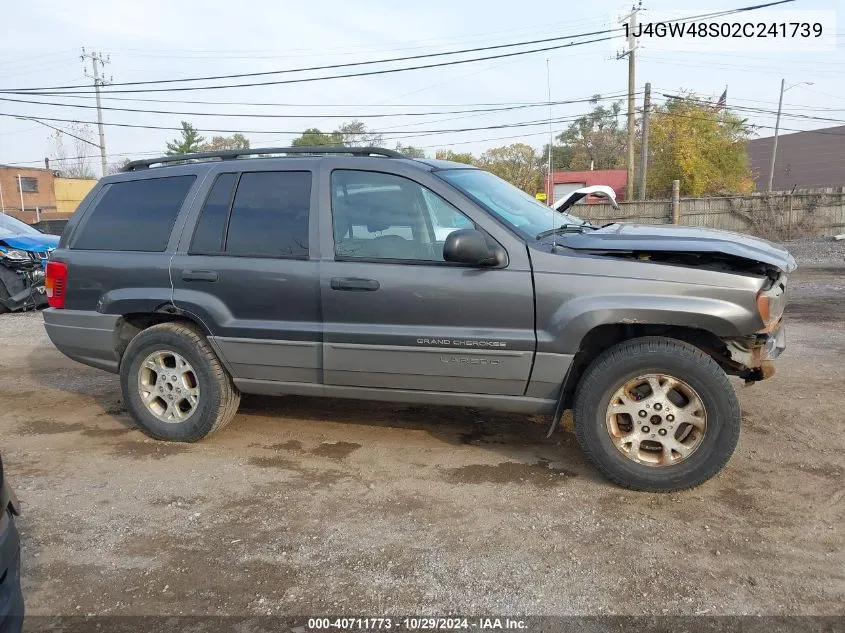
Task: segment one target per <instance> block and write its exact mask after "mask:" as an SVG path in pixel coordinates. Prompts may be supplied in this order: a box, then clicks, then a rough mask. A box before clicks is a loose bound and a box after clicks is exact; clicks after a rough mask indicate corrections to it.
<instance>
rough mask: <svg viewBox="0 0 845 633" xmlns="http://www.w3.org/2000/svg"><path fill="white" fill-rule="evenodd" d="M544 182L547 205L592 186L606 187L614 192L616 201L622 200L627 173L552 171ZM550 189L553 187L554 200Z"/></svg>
mask: <svg viewBox="0 0 845 633" xmlns="http://www.w3.org/2000/svg"><path fill="white" fill-rule="evenodd" d="M545 181H546V182H545V189H546V200H547V204H552V203H554V202H556V201H557V200H560V199H561V198H562V197H563V196H565V195H566V194H568V193H569V192H571V191H575V190H576V189H581V188H582V187H592V186H593V185H608V186H609V187H611V188H612V189H613V190H614V191H615V192H616V199H617V200H624V199H625V185H626V184H627V182H628V173H627V172H626V171H625V170H624V169H595V170H591V171H553V172H552V177H551V179H549V178H546V179H545ZM550 182H551V186H550ZM551 187H554V198H552V196H551V193H552V190H551ZM586 202H587V203H592V202H596V201H595V200H593V199H588V200H586Z"/></svg>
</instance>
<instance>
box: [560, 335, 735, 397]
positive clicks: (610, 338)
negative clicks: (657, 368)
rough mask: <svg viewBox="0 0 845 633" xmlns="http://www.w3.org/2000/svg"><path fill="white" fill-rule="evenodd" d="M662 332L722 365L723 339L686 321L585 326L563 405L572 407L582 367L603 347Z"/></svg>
mask: <svg viewBox="0 0 845 633" xmlns="http://www.w3.org/2000/svg"><path fill="white" fill-rule="evenodd" d="M646 336H661V337H664V338H671V339H675V340H679V341H683V342H685V343H688V344H690V345H693V346H694V347H697V348H698V349H700V350H701V351H702V352H704V353H705V354H707V355H708V356H710V357H711V358H713V359H714V360H715V361H716V362H717V363H718V364H719V365H720V366H721V367H722V368H723V369H725V370H726V371H727V370H728V369H729V368H728V367H727V366H726V365H725V364H724V362H723V360H724V357H725V343H724V341H722V339H721V338H720V337H719V336H717V335H716V334H714V333H713V332H711V331H709V330H705V329H702V328H696V327H691V326H685V325H667V324H660V323H625V322H621V323H602V324H600V325H596V326H595V327H593V328H592V329H590V330H588V331H587V332H586V333H585V334H584V336H583V337H582V338H581V340H580V343H579V345H578V349H577V351H576V352H575V355H574V357H573V359H572V364H571V366H570V369H569V371H568V373H567V376H566V380H565V381H564V385H563V388H562V390H561V398H562V400H563V408H564V409H569V408H571V407H572V404H573V399H574V394H575V389H576V387H577V385H578V382H579V381H580V380H581V377H582V376H583V374H584V372H585V370H586V369H587V367H588V366H589V365H590V363H592V362H593V361H594V360H595V359H596V358H598V356H599V355H601V354H602V353H603V352H604V351H605V350H607V349H609V348H611V347H613V346H614V345H618V344H619V343H623V342H625V341H629V340H632V339H636V338H642V337H646Z"/></svg>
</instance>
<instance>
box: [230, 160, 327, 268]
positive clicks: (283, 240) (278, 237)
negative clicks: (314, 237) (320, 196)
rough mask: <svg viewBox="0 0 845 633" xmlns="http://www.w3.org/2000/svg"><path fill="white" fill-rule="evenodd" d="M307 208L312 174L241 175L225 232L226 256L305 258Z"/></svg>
mask: <svg viewBox="0 0 845 633" xmlns="http://www.w3.org/2000/svg"><path fill="white" fill-rule="evenodd" d="M215 184H216V183H215ZM310 207H311V172H307V171H259V172H247V173H244V174H241V178H240V181H239V182H238V190H237V192H236V193H235V199H234V201H233V203H232V212H231V214H230V218H229V227H228V230H227V231H226V238H225V251H226V253H227V254H229V255H241V256H251V257H297V258H306V257H308V214H309V210H310Z"/></svg>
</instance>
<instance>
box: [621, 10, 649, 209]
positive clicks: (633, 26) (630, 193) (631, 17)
mask: <svg viewBox="0 0 845 633" xmlns="http://www.w3.org/2000/svg"><path fill="white" fill-rule="evenodd" d="M642 7H643V4H642V0H640V3H639V5H638V6H635V7H631V13H630V14H628V16H627V17H626V19H627V20H628V51H627V52H626V53H623V54H622V55H619V56H618V57H617V59H618V58H621V57H624V56H626V55H627V57H628V160H627V170H628V174H627V179H628V181H627V182H626V183H625V199H626V200H633V199H634V144H635V142H636V125H637V122H636V117H635V113H634V108H635V103H634V92H635V91H636V85H637V83H636V67H637V61H636V54H635V50H636V48H637V37H636V35H635V32H636V30H637V13H638V12H639V11H640V9H642Z"/></svg>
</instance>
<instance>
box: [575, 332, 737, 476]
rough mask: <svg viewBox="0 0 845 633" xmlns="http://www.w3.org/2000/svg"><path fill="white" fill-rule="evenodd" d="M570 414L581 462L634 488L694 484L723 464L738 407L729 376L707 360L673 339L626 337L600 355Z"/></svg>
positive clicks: (733, 442) (732, 444)
mask: <svg viewBox="0 0 845 633" xmlns="http://www.w3.org/2000/svg"><path fill="white" fill-rule="evenodd" d="M574 409H575V410H574V414H575V430H576V435H577V437H578V441H579V443H580V444H581V447H582V448H583V449H584V451H585V453H586V454H587V457H588V458H589V459H590V460H591V461H592V462H593V463H594V464H595V466H596V467H597V468H598V469H599V470H600V471H601V472H602V473H603V474H604V475H605V476H606V477H607V478H608V479H610V480H611V481H613V482H615V483H617V484H619V485H621V486H624V487H626V488H632V489H635V490H647V491H652V492H669V491H674V490H682V489H684V488H691V487H693V486H697V485H698V484H700V483H702V482H704V481H706V480H707V479H709V478H710V477H712V476H713V475H715V474H716V473H717V472H719V471H720V470H721V469H722V468H723V467H724V465H725V464H726V463H727V461H728V460H729V459H730V456H731V454H732V453H733V451H734V449H735V447H736V444H737V441H738V440H739V428H740V417H741V416H740V409H739V402H738V400H737V397H736V393H735V392H734V390H733V387H732V386H731V384H730V381H729V380H728V377H727V376H726V375H725V373H724V372H723V371H722V369H721V367H719V365H718V364H717V363H716V362H715V361H714V360H713V359H712V358H710V356H708V355H707V354H704V353H703V352H702V351H701V350H699V349H698V348H696V347H694V346H692V345H689V344H687V343H684V342H682V341H678V340H675V339H669V338H662V337H648V338H639V339H633V340H631V341H626V342H624V343H621V344H619V345H617V346H615V347H613V348H611V349H609V350H607V351H606V352H604V353H603V354H602V355H601V356H599V357H598V358H597V359H596V360H595V361H593V363H592V364H591V365H590V366H589V367H588V368H587V371H586V372H585V374H584V376H583V378H582V380H581V382H580V383H579V385H578V388H577V390H576V395H575V407H574Z"/></svg>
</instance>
